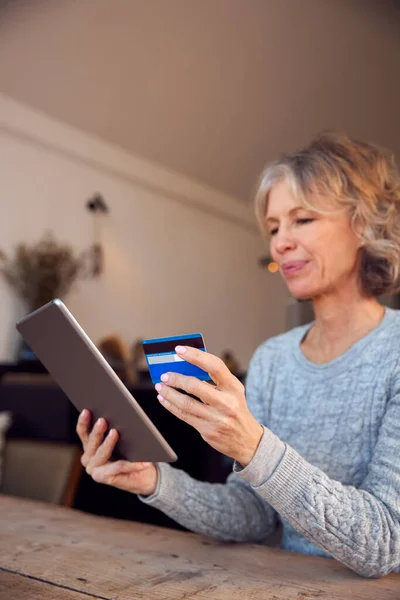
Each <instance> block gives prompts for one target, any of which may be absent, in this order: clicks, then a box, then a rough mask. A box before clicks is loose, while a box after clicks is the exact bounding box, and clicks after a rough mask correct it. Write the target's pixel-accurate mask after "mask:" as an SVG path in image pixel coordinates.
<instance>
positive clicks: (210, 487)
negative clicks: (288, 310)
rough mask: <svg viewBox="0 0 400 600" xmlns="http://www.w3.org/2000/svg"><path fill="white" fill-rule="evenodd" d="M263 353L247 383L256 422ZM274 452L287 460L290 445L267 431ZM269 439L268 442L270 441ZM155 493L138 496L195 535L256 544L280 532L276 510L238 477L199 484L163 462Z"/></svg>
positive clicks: (259, 409) (159, 469) (159, 470)
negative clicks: (287, 450) (285, 455)
mask: <svg viewBox="0 0 400 600" xmlns="http://www.w3.org/2000/svg"><path fill="white" fill-rule="evenodd" d="M258 360H259V358H258V355H257V353H256V354H255V355H254V357H253V359H252V361H251V363H250V366H249V370H248V375H247V380H246V397H247V402H248V405H249V408H250V410H251V411H252V412H253V414H254V415H255V417H256V418H257V419H260V416H261V415H262V412H263V411H262V406H261V402H262V396H261V394H260V388H259V376H258V374H259V371H260V365H259V364H258ZM266 432H267V433H266V435H268V438H269V444H268V446H269V451H270V452H272V453H273V455H274V457H275V460H279V459H280V458H281V457H282V456H283V452H284V449H285V445H284V444H283V443H282V442H281V441H280V440H279V438H277V437H276V436H275V435H274V434H272V432H270V431H269V430H266ZM265 441H266V440H264V443H265ZM157 468H158V473H159V478H158V485H157V489H156V491H155V493H154V494H153V495H151V496H139V498H140V500H142V502H145V503H146V504H149V505H151V506H154V507H155V508H158V509H159V510H161V511H162V512H164V513H165V514H166V515H168V516H169V517H171V518H172V519H174V520H175V521H176V522H178V523H179V524H180V525H183V526H184V527H186V528H187V529H190V530H191V531H194V532H196V533H201V534H205V535H209V536H212V537H214V538H217V539H220V540H224V541H234V542H250V543H257V542H263V541H265V540H266V539H267V538H268V537H269V536H270V535H271V534H272V533H273V532H274V531H275V529H276V527H277V524H278V517H277V514H276V511H275V510H274V509H273V508H272V507H271V506H270V505H269V504H268V503H267V502H266V500H265V499H263V498H262V497H261V496H260V495H259V494H258V493H257V491H256V490H254V489H253V486H252V485H251V484H250V483H249V482H247V481H246V480H245V479H243V478H242V477H239V476H238V475H236V474H235V473H232V474H231V475H229V477H228V479H227V482H226V483H225V484H212V483H207V482H202V481H197V480H195V479H193V478H192V477H190V476H189V475H188V474H187V473H185V472H184V471H181V470H179V469H175V468H173V467H172V466H170V465H168V464H165V463H159V464H158V465H157Z"/></svg>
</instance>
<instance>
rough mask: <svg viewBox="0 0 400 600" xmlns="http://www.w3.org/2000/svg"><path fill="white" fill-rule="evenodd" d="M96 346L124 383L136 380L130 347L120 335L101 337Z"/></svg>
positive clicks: (128, 383) (131, 382)
mask: <svg viewBox="0 0 400 600" xmlns="http://www.w3.org/2000/svg"><path fill="white" fill-rule="evenodd" d="M97 347H98V349H99V350H100V352H101V353H102V355H103V356H104V358H105V359H106V361H107V362H108V364H109V365H110V366H111V367H112V368H113V369H114V371H115V372H116V373H117V375H118V377H120V379H122V381H123V382H124V383H126V384H127V385H132V384H134V383H136V382H137V374H136V372H135V370H134V369H133V365H132V357H131V352H130V349H129V347H128V346H127V344H126V343H125V342H124V340H123V339H122V338H121V336H120V335H118V334H111V335H107V336H105V337H103V338H101V340H99V342H98V344H97Z"/></svg>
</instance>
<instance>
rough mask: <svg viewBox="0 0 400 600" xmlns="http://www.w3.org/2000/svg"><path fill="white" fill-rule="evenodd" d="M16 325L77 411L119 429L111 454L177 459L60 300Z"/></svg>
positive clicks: (133, 458) (138, 458) (150, 459)
mask: <svg viewBox="0 0 400 600" xmlns="http://www.w3.org/2000/svg"><path fill="white" fill-rule="evenodd" d="M16 327H17V330H18V331H19V332H20V334H21V335H22V337H23V338H24V340H25V341H26V343H27V344H28V345H29V346H30V347H31V348H32V350H33V352H34V353H35V354H36V356H37V357H38V358H39V360H40V361H41V362H42V363H43V365H44V366H45V367H46V369H47V370H48V372H49V373H50V375H51V376H52V378H53V379H54V381H55V382H56V383H57V384H58V385H59V386H60V388H61V389H62V390H63V392H64V393H65V394H66V396H67V397H68V398H69V399H70V401H71V402H72V403H73V404H74V406H75V407H76V408H77V409H78V411H82V410H83V409H84V408H87V409H89V410H90V412H91V413H92V417H93V423H94V422H95V421H96V420H97V419H98V418H99V417H104V418H105V419H106V421H107V423H108V425H109V427H110V428H115V429H116V430H117V431H118V432H119V436H120V437H119V440H118V443H117V446H116V448H115V453H114V455H115V458H124V459H126V460H129V461H132V462H136V461H137V462H141V461H144V462H173V461H174V460H176V459H177V456H176V454H175V452H174V451H173V450H172V448H171V447H170V446H169V444H168V443H167V442H166V440H165V439H164V438H163V436H162V435H161V433H160V432H159V431H158V429H157V428H156V427H155V425H154V424H153V423H152V422H151V420H150V419H149V418H148V416H147V415H146V413H145V412H144V411H143V409H142V408H141V407H140V406H139V404H138V403H137V402H136V400H135V399H134V398H133V396H132V394H131V393H130V392H129V390H128V389H127V388H126V387H125V385H124V384H123V383H122V381H121V380H120V378H119V377H118V375H116V373H115V372H114V370H113V369H112V368H111V366H110V365H109V364H108V362H107V361H106V359H105V358H104V357H103V355H102V354H101V352H100V351H99V350H98V349H97V348H96V346H95V344H94V343H93V342H92V340H91V339H90V338H89V337H88V336H87V334H86V333H85V332H84V330H83V329H82V327H81V326H80V325H79V323H78V322H77V321H76V319H75V318H74V317H73V315H72V314H71V313H70V311H69V310H68V309H67V307H66V306H65V304H64V303H63V302H62V301H61V300H58V299H56V300H53V301H52V302H49V303H48V304H45V305H44V306H42V307H41V308H39V309H37V310H35V311H34V312H32V313H30V314H29V315H27V316H26V317H24V318H23V319H21V320H20V321H18V323H17V324H16Z"/></svg>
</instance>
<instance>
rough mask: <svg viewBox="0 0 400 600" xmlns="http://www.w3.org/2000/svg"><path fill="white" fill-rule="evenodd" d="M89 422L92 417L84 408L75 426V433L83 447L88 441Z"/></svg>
mask: <svg viewBox="0 0 400 600" xmlns="http://www.w3.org/2000/svg"><path fill="white" fill-rule="evenodd" d="M91 420H92V415H91V414H90V412H89V411H88V410H87V409H86V408H84V409H83V411H82V412H81V414H80V415H79V418H78V422H77V424H76V433H77V434H78V437H79V439H80V440H81V442H82V444H83V446H84V447H85V446H86V444H87V442H88V440H89V429H90V423H91Z"/></svg>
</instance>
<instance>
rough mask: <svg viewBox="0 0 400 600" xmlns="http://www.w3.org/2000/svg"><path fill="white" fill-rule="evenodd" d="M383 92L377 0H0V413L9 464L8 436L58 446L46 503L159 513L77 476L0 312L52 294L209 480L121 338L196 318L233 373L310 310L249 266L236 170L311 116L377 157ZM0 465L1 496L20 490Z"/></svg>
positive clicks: (387, 81) (194, 440) (382, 17)
mask: <svg viewBox="0 0 400 600" xmlns="http://www.w3.org/2000/svg"><path fill="white" fill-rule="evenodd" d="M399 106H400V3H399V2H398V1H396V0H390V1H389V0H247V1H245V0H79V1H74V0H9V1H5V0H0V191H1V207H2V211H3V213H2V219H1V220H0V249H1V254H0V257H1V261H2V263H1V264H2V275H3V277H1V278H0V299H1V301H0V363H1V373H2V375H3V376H2V382H1V384H0V411H3V413H6V411H7V418H6V417H4V419H3V430H4V431H6V429H7V431H8V434H7V439H8V440H9V441H10V440H14V442H15V443H17V440H18V443H20V446H19V449H18V450H15V449H14V450H13V452H15V453H16V454H15V456H16V457H17V458H15V460H16V461H17V462H16V463H15V464H18V460H20V461H21V458H20V457H21V456H22V454H23V452H26V453H27V455H29V456H33V452H34V450H32V447H31V446H29V448H28V445H27V444H28V442H29V443H32V441H36V442H37V443H42V445H44V446H45V448H44V450H43V448H42V447H40V448H39V452H40V451H43V456H47V457H48V456H50V455H51V456H53V457H54V456H55V452H56V449H55V446H52V447H51V450H50V446H48V445H47V446H46V443H47V444H50V443H51V444H55V445H56V444H58V447H60V445H61V446H62V445H70V446H71V447H73V451H71V453H70V454H69V455H68V456H69V459H68V460H67V459H62V458H60V467H59V472H60V473H62V472H64V473H65V477H64V478H61V479H60V481H61V483H60V484H59V489H58V492H57V493H58V495H57V493H56V492H52V493H54V494H55V495H53V496H52V501H56V502H58V503H66V504H68V505H70V506H75V507H77V508H81V509H82V510H88V511H91V512H98V513H100V514H110V515H112V516H119V517H122V518H136V519H139V520H149V521H152V522H153V521H154V519H158V518H159V519H161V521H156V522H161V524H171V523H169V522H168V520H167V518H166V517H165V518H164V517H162V516H157V517H156V516H155V512H156V511H154V515H153V511H151V509H149V508H148V507H143V506H142V505H140V506H139V503H134V502H133V501H132V498H131V497H129V498H128V497H127V496H126V495H125V496H124V494H123V493H122V492H121V493H120V494H119V495H118V492H117V491H115V490H112V491H111V490H108V489H105V488H102V490H101V491H99V486H96V484H94V483H93V482H90V481H88V479H87V478H86V476H82V475H81V474H80V472H79V467H77V466H76V462H74V461H75V458H76V457H75V454H74V452H76V438H75V437H74V432H73V430H74V426H75V420H76V413H75V412H74V409H73V408H72V406H71V405H70V403H69V402H68V400H67V399H66V398H65V396H63V394H62V392H61V391H60V390H59V389H58V388H57V386H55V385H54V384H52V383H51V381H49V380H48V379H49V378H48V377H46V373H45V372H44V371H45V370H44V369H43V368H41V367H40V364H38V363H37V361H35V357H34V356H32V355H30V353H29V349H28V348H26V347H24V345H23V343H22V341H21V339H20V338H19V337H18V335H17V333H16V331H15V322H16V320H17V319H19V318H20V317H21V316H23V315H24V314H26V313H27V312H29V310H31V309H33V308H35V307H37V305H40V304H41V303H43V302H44V301H47V300H48V299H51V298H52V297H55V296H61V297H62V299H63V300H64V301H65V303H66V304H67V306H68V307H69V309H70V310H71V311H72V313H73V314H74V316H75V317H76V318H77V319H78V321H79V322H80V324H81V325H82V327H83V328H84V329H85V330H86V332H87V333H88V334H89V336H90V337H91V338H92V339H93V340H94V341H95V343H97V344H98V346H99V347H100V348H101V349H102V351H103V353H104V355H105V356H107V358H108V359H109V361H110V363H112V364H113V366H114V367H115V369H116V370H117V372H118V374H119V375H120V376H121V378H122V379H124V380H125V382H126V383H127V385H129V386H130V387H131V389H132V392H133V394H134V396H135V398H137V399H138V401H139V402H140V403H141V404H142V406H143V407H144V408H145V410H146V411H147V412H148V414H150V415H151V417H152V418H153V419H154V421H155V423H156V425H157V427H159V428H160V430H161V431H162V433H164V435H165V436H166V438H167V439H168V441H169V442H170V444H171V445H172V447H173V448H174V449H175V450H176V451H177V453H178V455H179V456H180V461H181V462H179V461H178V465H177V466H180V467H181V468H185V469H186V470H187V471H188V472H190V473H191V474H192V475H194V476H197V477H199V478H203V479H207V480H209V481H223V480H224V478H225V476H226V473H227V472H228V471H229V468H230V464H229V461H226V460H225V459H224V458H223V457H221V456H219V455H218V454H217V453H214V452H213V451H212V450H211V449H209V448H206V447H205V444H204V443H203V442H202V440H201V439H200V438H199V436H197V434H196V432H194V431H193V430H190V428H186V426H184V424H180V423H177V422H176V419H174V418H172V417H170V416H169V415H165V411H164V412H162V409H160V407H159V406H158V403H157V401H156V395H155V392H154V391H153V388H152V386H151V384H150V383H149V379H148V375H147V373H146V364H145V362H143V356H141V355H140V348H139V349H138V346H137V342H138V340H139V341H140V340H141V339H143V338H146V337H147V338H150V337H161V336H168V335H175V334H176V335H178V334H185V333H190V332H194V331H201V332H202V334H203V336H204V339H205V342H206V345H207V349H208V350H209V351H210V352H212V353H213V354H217V355H218V356H222V357H223V358H224V360H226V361H227V362H229V363H230V365H232V370H234V371H235V372H236V373H237V374H238V375H239V376H240V377H241V378H244V377H245V372H246V369H247V366H248V362H249V360H250V357H251V355H252V353H253V352H254V350H255V349H256V347H257V346H258V345H259V344H260V343H261V342H262V341H264V340H265V339H267V338H268V337H270V336H273V335H276V334H279V333H281V332H283V331H285V330H287V329H288V328H290V327H293V326H295V325H298V324H301V323H304V322H307V321H308V320H311V319H312V312H311V311H310V307H309V306H307V303H297V302H294V301H293V300H291V299H290V298H289V295H288V293H287V291H286V289H285V287H284V285H283V283H282V281H281V279H280V276H279V274H278V273H273V272H271V271H273V269H271V271H270V270H269V268H268V266H269V262H270V261H269V258H268V248H267V245H266V243H265V242H264V241H263V240H262V239H261V235H260V233H259V232H258V229H257V225H256V222H255V218H254V215H253V206H252V201H253V194H254V190H255V186H256V183H257V178H258V176H259V174H260V172H261V170H262V168H263V166H264V165H265V164H266V163H267V162H268V161H270V160H272V159H274V158H276V157H277V156H278V155H279V154H281V153H282V152H286V151H290V150H294V149H295V148H297V147H298V146H300V145H301V144H304V143H306V142H307V141H308V140H309V139H310V137H311V136H312V135H314V134H315V133H316V132H318V131H321V130H324V129H334V130H341V131H345V132H347V133H348V134H350V135H352V136H354V137H358V138H361V139H366V140H369V141H373V142H375V143H378V144H381V145H384V146H386V147H388V148H390V149H392V150H393V151H394V152H395V153H396V156H397V158H398V157H399V156H400V126H399ZM39 288H40V289H39ZM382 301H383V302H385V303H387V304H390V305H392V306H396V307H397V306H398V298H397V297H391V298H384V299H382ZM156 405H157V406H156ZM0 424H1V421H0ZM0 437H1V436H0ZM21 440H22V441H21ZM24 444H25V446H24ZM6 446H7V444H6ZM36 447H37V446H36ZM63 447H64V446H63ZM21 448H22V449H21ZM0 452H1V450H0ZM18 453H20V454H18ZM21 453H22V454H21ZM8 456H9V458H8V464H9V465H10V464H11V450H10V445H9V455H8ZM18 457H19V458H18ZM4 460H5V463H7V455H6V457H5V459H4ZM25 460H26V459H25ZM40 460H42V458H41V459H40ZM63 460H64V462H63ZM68 461H69V462H68ZM63 465H64V466H63ZM65 465H67V466H65ZM71 465H75V467H73V468H72V466H71ZM49 468H50V467H49ZM52 468H56V467H52ZM16 469H17V467H16V466H14V467H12V468H11V467H10V466H9V467H8V470H5V475H4V474H3V475H4V477H3V491H8V492H10V490H11V492H13V493H20V494H23V493H33V494H35V493H36V490H35V489H34V490H33V492H32V491H30V492H26V491H24V490H21V489H19V488H18V485H19V484H18V481H20V480H21V477H20V476H18V477H17V476H16V475H15V473H16V472H17V471H16ZM57 469H58V467H57ZM74 469H75V470H74ZM18 473H19V471H18ZM71 473H72V475H71ZM4 478H6V480H7V481H8V483H7V481H6V480H5V479H4ZM36 481H37V480H36ZM71 481H73V483H71ZM6 483H7V485H5V484H6ZM47 483H48V482H47ZM47 483H46V481H44V482H43V485H44V487H46V485H47ZM32 485H33V484H32ZM13 486H14V487H13ZM15 486H16V487H15ZM65 486H67V487H68V486H69V487H68V490H69V491H68V493H67V492H66V491H65V490H66V488H65ZM90 486H92V487H90ZM33 487H34V488H37V487H38V484H37V483H35V484H34V485H33ZM17 488H18V489H17ZM93 490H95V491H93ZM43 494H44V492H43ZM46 494H47V492H46ZM66 494H67V495H66ZM68 494H69V495H68ZM95 494H97V496H96V501H94V497H95ZM43 497H44V498H45V499H48V497H49V496H48V495H47V496H43ZM66 497H68V500H66V499H65V498H66ZM117 498H118V499H117Z"/></svg>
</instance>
